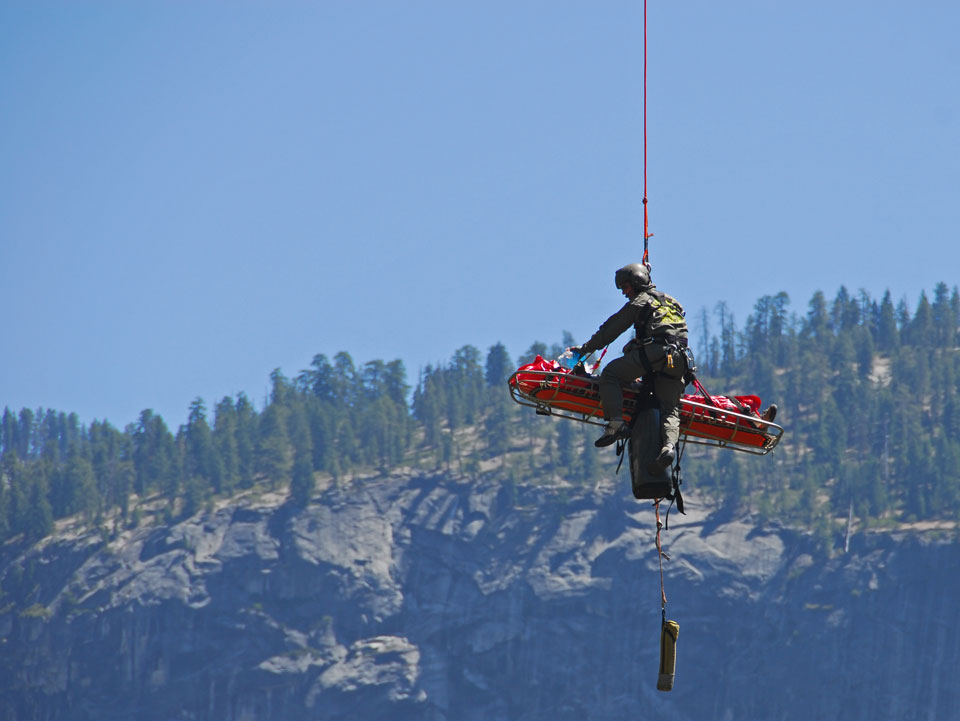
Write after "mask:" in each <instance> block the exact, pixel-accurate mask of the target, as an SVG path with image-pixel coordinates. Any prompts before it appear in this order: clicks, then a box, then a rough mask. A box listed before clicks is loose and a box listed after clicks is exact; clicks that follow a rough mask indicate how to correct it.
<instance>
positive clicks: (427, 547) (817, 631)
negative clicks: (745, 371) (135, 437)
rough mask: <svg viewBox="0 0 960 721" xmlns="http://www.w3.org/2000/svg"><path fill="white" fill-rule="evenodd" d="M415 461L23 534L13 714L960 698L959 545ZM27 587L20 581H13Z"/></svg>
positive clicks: (641, 710) (201, 715)
mask: <svg viewBox="0 0 960 721" xmlns="http://www.w3.org/2000/svg"><path fill="white" fill-rule="evenodd" d="M687 506H688V509H687V510H688V514H687V515H686V516H680V515H679V514H677V513H676V511H674V512H673V513H672V514H671V516H670V528H669V530H668V531H666V532H665V534H664V541H665V550H666V552H667V553H668V554H669V555H670V557H671V560H670V561H668V562H666V563H665V579H666V589H667V595H668V606H667V613H668V616H669V617H670V618H673V619H675V620H677V621H678V622H679V624H680V638H679V643H678V647H677V652H678V661H677V677H676V684H675V687H674V690H673V691H672V692H671V693H661V692H658V691H656V688H655V687H656V678H657V664H658V639H659V624H660V598H659V580H658V572H657V556H656V551H655V548H654V543H653V540H654V515H653V511H652V509H651V507H650V506H649V505H648V504H646V503H638V502H636V501H634V500H633V499H632V498H630V497H629V492H628V490H627V489H626V487H625V485H624V484H620V485H617V486H613V485H612V484H608V485H606V486H604V487H603V488H601V489H600V490H598V491H594V490H590V489H584V490H579V489H578V490H569V489H568V490H560V489H546V488H534V487H514V486H513V485H511V484H510V483H507V482H503V481H499V480H495V479H487V480H480V481H476V482H466V481H463V480H452V479H449V478H443V477H422V476H410V475H396V476H393V477H390V478H381V479H375V480H365V481H357V482H355V483H353V484H351V485H349V486H346V487H343V488H336V487H331V488H328V489H326V490H325V491H323V492H322V493H320V494H318V496H317V497H316V498H315V499H314V502H313V503H312V504H311V505H310V506H309V507H307V508H305V509H295V508H293V507H292V506H290V505H288V504H285V503H284V502H283V498H282V497H280V496H276V497H271V496H262V497H259V498H253V497H250V498H246V499H243V498H241V499H237V500H235V501H233V502H231V503H228V504H221V505H219V506H218V507H217V508H216V509H215V510H213V511H209V512H206V513H203V514H200V515H198V516H195V517H193V518H190V519H188V520H186V521H183V522H180V523H177V524H176V525H173V526H171V527H153V528H141V529H136V530H132V531H126V532H124V533H122V534H121V535H120V536H119V537H118V538H116V539H115V540H112V541H110V542H109V543H105V542H104V541H102V540H101V538H100V536H98V535H96V534H91V533H77V532H74V533H70V532H67V531H62V532H61V533H59V535H56V536H54V537H52V538H49V539H46V540H45V541H44V542H42V543H41V544H39V545H38V546H36V547H33V548H30V549H22V548H21V549H17V548H15V547H9V546H8V547H7V548H5V549H3V556H2V559H0V561H2V567H0V574H2V578H3V583H4V588H6V589H8V593H7V597H6V598H4V599H0V720H2V721H12V720H14V719H16V720H17V721H31V720H34V719H36V720H43V721H55V720H57V721H59V720H60V719H71V720H73V719H78V720H85V719H96V720H97V721H110V720H112V719H141V720H144V721H148V720H153V719H156V720H157V721H168V720H169V721H173V720H187V719H190V720H193V719H196V720H204V721H207V720H210V721H213V720H217V721H247V720H249V721H272V720H274V719H276V720H278V721H279V720H281V719H282V720H283V721H297V720H299V719H323V720H324V721H329V720H339V719H343V720H344V721H346V720H356V721H360V720H362V721H372V720H379V719H384V720H386V719H391V720H404V719H418V720H419V719H424V720H427V721H441V720H443V721H447V720H456V721H474V720H476V721H480V720H481V719H505V720H507V719H509V720H516V721H541V720H542V721H558V720H560V721H563V720H565V719H578V720H583V719H596V720H598V721H599V720H604V721H605V720H607V719H610V720H613V719H671V720H673V719H677V720H681V719H683V720H686V719H718V720H725V719H731V720H732V719H803V720H804V721H809V720H810V719H844V720H845V721H849V720H854V719H862V720H863V721H867V720H869V721H877V720H878V719H891V720H892V719H897V720H898V721H902V720H905V719H960V675H958V674H957V670H958V669H960V628H958V627H960V604H958V602H960V593H958V591H960V576H958V570H960V544H958V543H957V541H956V538H955V537H949V538H947V537H943V536H941V537H931V536H930V534H926V535H924V534H921V533H915V534H909V535H907V534H901V535H897V534H889V533H888V534H860V535H856V536H854V537H853V541H852V543H851V549H850V552H849V553H847V554H844V555H841V556H838V557H835V558H832V559H828V558H825V557H823V556H821V555H818V554H817V553H816V552H815V551H814V550H813V549H814V546H813V544H812V543H811V541H810V540H809V539H808V538H806V537H805V536H803V535H802V534H798V533H796V532H794V531H790V530H787V529H783V528H779V527H776V526H763V525H755V524H754V523H752V522H751V521H750V519H749V518H745V517H737V516H731V515H729V514H727V513H725V512H724V511H722V510H719V509H716V508H713V507H711V506H710V505H709V504H708V503H707V501H706V499H703V498H699V497H698V496H697V495H696V494H695V493H691V494H689V497H688V498H687ZM9 589H15V590H16V595H17V596H18V598H17V599H16V600H15V602H12V601H11V599H12V595H11V591H10V590H9Z"/></svg>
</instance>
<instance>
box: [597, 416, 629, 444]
mask: <svg viewBox="0 0 960 721" xmlns="http://www.w3.org/2000/svg"><path fill="white" fill-rule="evenodd" d="M629 431H630V429H629V427H628V426H627V424H626V423H624V422H623V421H610V422H609V423H607V427H606V428H604V429H603V435H602V436H600V437H599V438H598V439H597V440H595V441H594V442H593V445H595V446H596V447H597V448H606V447H607V446H612V445H613V444H614V443H616V442H617V441H618V440H620V439H621V438H626V437H627V434H628V433H629Z"/></svg>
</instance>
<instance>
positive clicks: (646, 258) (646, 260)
mask: <svg viewBox="0 0 960 721" xmlns="http://www.w3.org/2000/svg"><path fill="white" fill-rule="evenodd" d="M652 237H653V233H651V232H650V218H649V215H648V214H647V0H643V264H644V265H649V264H650V238H652Z"/></svg>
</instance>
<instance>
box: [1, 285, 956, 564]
mask: <svg viewBox="0 0 960 721" xmlns="http://www.w3.org/2000/svg"><path fill="white" fill-rule="evenodd" d="M690 321H691V323H690V325H691V330H692V341H693V346H694V348H695V349H696V350H697V357H698V363H699V365H700V376H701V378H702V379H703V380H704V381H705V382H706V385H707V386H708V387H709V388H710V389H711V391H713V392H714V393H724V394H731V395H732V394H734V393H754V394H757V395H760V396H761V397H763V399H764V401H765V404H767V403H770V402H776V403H777V404H778V405H779V406H780V415H779V417H778V421H779V422H782V424H783V425H784V426H785V427H786V429H787V432H786V436H785V440H784V441H783V442H782V443H781V445H780V447H779V448H778V449H777V451H776V452H775V453H774V454H771V455H770V456H767V457H763V458H757V457H740V455H739V454H735V453H733V452H729V451H709V452H707V453H697V452H691V453H689V454H688V455H687V456H686V457H685V461H684V470H685V478H686V482H687V483H688V484H691V485H696V486H697V487H698V488H701V489H706V490H708V491H710V492H713V493H716V494H718V495H720V496H722V497H723V498H724V499H725V501H726V502H727V503H729V504H731V505H733V506H748V507H750V508H752V509H753V510H755V511H758V512H760V513H764V514H768V515H771V516H774V515H775V516H777V517H780V518H782V519H784V520H786V521H788V522H793V523H797V524H802V525H806V526H808V527H812V528H815V529H817V531H818V532H819V533H820V534H821V536H822V537H823V539H824V543H825V544H826V545H828V546H829V545H831V544H834V543H836V534H837V530H836V526H837V520H836V519H837V518H844V517H855V518H856V519H858V521H860V522H862V523H867V524H883V523H890V522H893V521H895V520H896V521H902V520H930V519H942V520H957V519H958V518H960V352H958V349H957V342H958V328H957V326H958V321H960V295H958V292H957V289H956V288H954V289H953V290H952V291H950V289H948V287H947V286H946V285H945V284H943V283H941V284H939V285H938V286H937V287H936V288H935V289H934V292H933V299H932V301H931V300H930V299H929V298H928V297H927V295H926V293H923V294H921V296H920V299H919V301H918V303H917V305H916V307H915V308H914V309H912V310H911V309H910V308H909V307H908V306H907V304H906V303H905V302H904V301H900V302H899V303H897V304H896V305H894V303H893V301H892V299H891V297H890V294H889V293H887V294H886V295H884V297H883V298H882V299H880V300H875V299H872V298H870V297H869V295H868V294H867V293H865V292H860V293H859V294H857V295H851V294H850V293H848V292H847V290H846V289H844V288H841V289H840V291H839V292H838V293H837V295H836V297H835V298H834V299H833V300H832V301H828V300H827V298H826V297H825V296H824V295H823V294H822V293H816V294H815V295H814V296H813V298H812V299H811V300H810V301H809V303H808V305H807V310H806V312H805V313H804V314H802V315H798V314H797V313H794V312H792V311H791V310H790V301H789V298H788V296H787V295H786V294H785V293H779V294H777V295H775V296H764V297H763V298H761V299H760V300H758V301H757V303H756V305H755V307H754V310H753V312H752V313H751V314H750V316H749V317H748V318H747V320H746V323H745V325H744V326H743V328H742V329H738V328H737V326H736V323H735V319H734V318H733V315H732V314H731V313H730V312H729V310H728V308H727V307H726V305H725V304H722V303H721V304H719V305H718V306H717V307H716V308H715V309H714V310H713V311H712V312H708V311H706V310H704V311H702V312H700V313H699V314H697V317H695V318H691V319H690ZM714 329H716V332H714ZM573 344H574V338H573V337H572V336H570V335H569V334H564V337H563V338H562V339H561V342H560V343H557V344H554V345H552V346H550V347H548V346H547V345H546V344H544V343H539V342H537V343H534V344H532V345H531V347H530V348H528V349H527V350H526V351H525V352H524V353H523V354H521V356H520V357H519V358H516V359H514V358H511V356H510V355H509V353H508V352H507V349H506V348H505V347H504V346H503V345H502V344H496V345H494V346H492V347H491V348H489V349H487V352H486V353H485V354H483V353H481V351H480V350H479V349H477V348H475V347H473V346H464V347H463V348H461V349H459V350H457V351H456V352H455V353H454V355H453V358H452V359H451V360H450V361H449V362H448V363H446V364H438V365H437V366H428V367H427V368H425V369H423V370H422V371H421V372H420V374H419V377H418V378H417V379H416V385H415V387H414V388H411V387H410V385H409V384H408V380H407V375H406V370H405V368H404V366H403V363H402V362H401V361H399V360H395V361H392V362H389V363H387V362H383V361H380V360H376V361H371V362H368V363H365V364H363V365H362V366H360V367H357V366H356V365H355V363H354V361H353V359H352V358H351V357H350V355H349V354H347V353H345V352H341V353H338V354H336V355H335V356H334V357H333V358H332V360H331V359H329V358H327V357H326V356H325V355H317V356H316V357H315V358H314V359H313V362H312V363H311V365H310V367H309V368H308V369H307V370H304V371H301V372H300V373H299V374H298V375H297V376H296V377H295V378H293V379H290V378H287V377H286V376H284V375H283V373H281V372H280V371H279V370H277V371H274V373H273V374H272V375H271V393H270V397H269V399H268V400H267V402H266V403H265V404H264V407H263V408H262V409H260V410H257V409H256V408H255V407H254V405H253V404H252V403H251V402H250V400H249V399H248V398H247V397H246V396H245V395H244V394H242V393H241V394H238V395H237V396H235V397H227V398H223V399H222V400H220V401H219V402H218V403H216V405H214V407H213V408H212V409H208V407H207V406H206V404H205V403H204V402H203V400H202V399H199V398H198V399H197V400H195V401H194V402H193V403H192V404H191V406H190V409H189V415H188V419H187V422H186V423H185V424H184V425H182V426H180V427H179V428H178V429H177V430H176V432H174V431H172V430H171V429H170V428H169V427H168V426H167V425H166V423H165V422H164V420H163V419H162V418H161V417H160V416H158V415H156V414H154V413H153V412H152V411H150V410H145V411H143V413H141V415H140V418H139V419H138V421H137V422H136V423H133V424H130V425H128V426H127V427H126V428H124V429H123V430H120V429H118V428H115V427H113V426H112V425H110V424H109V423H108V422H105V421H104V422H100V421H96V422H93V423H91V424H89V425H82V424H81V423H80V422H79V420H78V418H77V416H76V415H75V414H65V413H62V412H58V411H53V410H44V409H40V410H37V411H32V410H29V409H22V410H20V411H19V412H18V413H15V412H13V411H11V410H10V409H6V410H5V411H4V413H3V416H2V419H0V539H8V538H11V537H13V536H16V535H20V534H23V536H24V537H25V538H26V539H28V540H34V539H37V538H40V537H42V536H44V535H46V534H47V533H49V532H50V531H51V530H52V528H53V523H54V521H55V520H56V519H59V518H64V517H68V516H75V515H77V514H80V515H81V517H82V518H83V519H85V520H86V521H87V522H88V523H91V524H96V525H98V526H101V527H103V528H105V529H106V528H107V526H108V524H111V525H112V528H114V529H115V528H116V527H117V526H118V525H121V524H123V525H128V526H134V525H136V524H138V523H139V522H140V519H141V515H142V513H143V512H144V510H145V509H147V508H148V507H149V508H150V509H156V508H158V507H159V508H160V509H161V510H160V512H161V513H162V514H163V516H164V517H165V518H166V519H167V520H172V519H174V518H176V517H180V516H184V515H191V514H193V513H195V512H196V511H197V510H199V509H201V508H203V507H204V505H205V504H208V503H209V502H211V500H212V499H215V498H217V497H226V496H230V495H232V494H234V493H236V492H238V491H243V490H247V489H252V488H262V489H284V490H286V489H289V490H288V491H287V492H289V494H290V497H291V500H292V502H294V503H299V504H303V503H306V502H307V501H308V500H309V498H310V496H311V494H312V493H313V490H314V483H315V479H316V478H317V477H318V475H319V474H325V475H326V476H327V477H330V478H333V479H340V478H342V477H344V476H345V475H348V474H352V473H355V472H364V473H369V472H376V471H379V472H387V471H389V470H390V469H392V468H395V467H397V466H399V465H401V464H404V465H408V466H412V467H415V468H418V469H421V470H426V469H430V470H432V469H442V468H450V469H456V470H458V471H459V472H461V473H464V474H472V475H475V474H480V473H486V472H496V473H501V474H505V475H508V476H509V477H511V478H512V479H513V480H515V481H516V482H544V481H554V480H565V481H568V482H573V483H589V484H595V483H597V482H600V481H603V480H604V479H607V482H612V480H611V479H612V478H613V466H614V461H615V459H614V457H613V454H612V453H609V452H602V451H598V450H596V449H594V448H593V445H592V440H593V437H594V436H595V435H596V432H597V429H596V428H595V427H589V426H583V425H582V424H576V423H571V422H569V421H563V420H558V419H554V418H544V417H539V416H537V415H535V414H534V413H533V411H531V410H529V409H522V408H519V407H518V406H516V405H515V404H513V403H512V402H511V401H510V399H509V396H508V394H507V392H506V386H505V383H504V382H505V380H506V378H507V377H508V376H509V374H510V373H511V372H512V371H513V370H514V369H515V368H516V367H517V365H519V364H520V363H522V362H526V361H527V360H530V359H531V358H532V357H533V356H534V355H536V354H540V355H544V356H546V357H551V356H554V357H555V356H557V355H559V353H560V352H561V351H562V350H563V348H564V347H567V346H570V345H573ZM411 391H412V393H411ZM408 401H409V402H408ZM148 503H149V506H148V505H147V504H148Z"/></svg>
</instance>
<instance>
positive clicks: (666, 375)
mask: <svg viewBox="0 0 960 721" xmlns="http://www.w3.org/2000/svg"><path fill="white" fill-rule="evenodd" d="M668 351H669V348H668V347H667V346H664V345H663V344H661V343H649V344H647V345H646V346H643V347H638V348H634V349H632V350H630V351H629V352H628V353H626V354H625V355H623V356H621V357H620V358H617V359H615V360H612V361H610V362H609V363H608V364H607V367H606V368H604V369H603V370H602V371H601V372H600V403H601V404H602V406H603V416H604V418H606V419H607V420H608V421H610V420H618V419H620V418H621V417H622V416H623V386H624V385H627V384H629V383H632V382H633V381H635V380H636V379H637V378H639V377H640V376H643V375H647V371H646V369H645V368H644V366H643V363H642V362H641V361H640V354H641V353H646V355H647V360H648V362H649V363H650V368H651V369H652V370H653V374H652V375H653V378H652V380H653V383H652V387H653V395H654V397H656V399H657V403H658V404H659V406H660V439H661V442H662V443H663V445H665V446H666V445H674V446H675V445H677V441H678V440H679V439H680V396H681V395H683V389H684V388H685V387H686V384H685V383H684V382H683V375H684V373H686V370H687V359H686V356H685V355H684V354H683V353H679V352H675V351H670V352H671V353H672V355H673V368H669V367H668V366H667V352H668Z"/></svg>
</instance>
